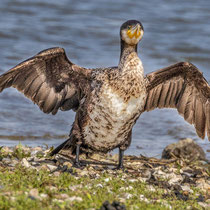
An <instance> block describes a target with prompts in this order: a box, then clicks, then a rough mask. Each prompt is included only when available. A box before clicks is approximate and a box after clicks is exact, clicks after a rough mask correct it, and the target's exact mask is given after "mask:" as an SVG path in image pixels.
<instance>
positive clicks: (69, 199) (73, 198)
mask: <svg viewBox="0 0 210 210" xmlns="http://www.w3.org/2000/svg"><path fill="white" fill-rule="evenodd" d="M65 201H70V202H73V201H77V202H82V201H83V200H82V198H81V197H77V196H72V197H69V198H67V199H65Z"/></svg>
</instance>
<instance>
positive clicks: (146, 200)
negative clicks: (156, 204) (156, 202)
mask: <svg viewBox="0 0 210 210" xmlns="http://www.w3.org/2000/svg"><path fill="white" fill-rule="evenodd" d="M139 199H140V201H144V202H146V203H149V200H148V199H147V198H146V197H145V196H144V195H139Z"/></svg>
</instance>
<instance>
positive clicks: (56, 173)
mask: <svg viewBox="0 0 210 210" xmlns="http://www.w3.org/2000/svg"><path fill="white" fill-rule="evenodd" d="M53 175H54V176H60V175H61V173H60V172H59V171H55V172H54V173H53Z"/></svg>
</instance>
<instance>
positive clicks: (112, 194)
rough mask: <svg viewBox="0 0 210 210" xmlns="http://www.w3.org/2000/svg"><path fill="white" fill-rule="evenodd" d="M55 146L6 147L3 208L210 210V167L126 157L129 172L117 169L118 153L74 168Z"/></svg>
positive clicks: (1, 172) (1, 168)
mask: <svg viewBox="0 0 210 210" xmlns="http://www.w3.org/2000/svg"><path fill="white" fill-rule="evenodd" d="M51 150H52V148H45V149H44V148H42V147H34V148H31V147H27V146H22V145H20V144H19V145H17V146H15V147H12V148H9V147H2V148H1V150H0V158H1V161H0V183H1V184H0V208H1V209H9V208H25V209H28V208H30V209H37V208H42V209H62V208H65V209H106V208H107V207H106V206H107V205H108V204H107V203H104V202H105V201H106V200H107V201H109V205H112V204H113V202H114V201H116V202H115V203H114V204H113V205H115V204H116V203H117V204H116V205H118V204H119V206H118V207H119V208H121V209H123V208H124V207H125V208H126V209H139V208H142V209H175V208H176V209H179V208H182V209H193V208H194V209H195V208H196V209H207V208H209V207H210V178H209V177H210V164H209V163H207V162H205V161H193V162H190V161H187V160H184V159H171V160H164V159H156V158H148V157H144V156H131V155H126V156H125V161H124V162H125V170H124V171H122V170H112V168H113V167H115V166H116V163H117V160H118V155H111V154H107V155H106V154H105V155H99V154H94V155H92V156H91V157H89V158H86V157H85V155H81V157H80V159H81V160H82V163H85V164H86V166H84V167H83V168H82V169H78V168H73V167H72V164H73V158H74V157H73V156H71V155H69V154H68V151H63V152H62V154H58V155H55V156H54V157H49V152H50V151H51Z"/></svg>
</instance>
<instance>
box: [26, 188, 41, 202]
mask: <svg viewBox="0 0 210 210" xmlns="http://www.w3.org/2000/svg"><path fill="white" fill-rule="evenodd" d="M28 195H29V197H30V198H31V199H32V200H36V199H40V196H39V191H38V189H36V188H33V189H31V190H30V191H29V194H28Z"/></svg>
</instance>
